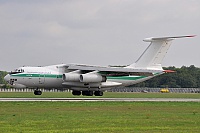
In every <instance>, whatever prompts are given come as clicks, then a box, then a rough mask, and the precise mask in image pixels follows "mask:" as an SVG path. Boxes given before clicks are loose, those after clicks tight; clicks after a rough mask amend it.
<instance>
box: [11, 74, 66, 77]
mask: <svg viewBox="0 0 200 133" xmlns="http://www.w3.org/2000/svg"><path fill="white" fill-rule="evenodd" d="M11 76H14V77H34V78H36V77H45V78H62V75H57V74H11Z"/></svg>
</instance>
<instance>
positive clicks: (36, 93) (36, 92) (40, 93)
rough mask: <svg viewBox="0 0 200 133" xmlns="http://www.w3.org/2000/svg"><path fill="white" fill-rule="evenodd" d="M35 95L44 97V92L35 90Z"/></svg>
mask: <svg viewBox="0 0 200 133" xmlns="http://www.w3.org/2000/svg"><path fill="white" fill-rule="evenodd" d="M34 94H35V95H42V91H40V90H38V89H36V90H34Z"/></svg>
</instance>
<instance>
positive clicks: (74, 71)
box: [4, 35, 194, 96]
mask: <svg viewBox="0 0 200 133" xmlns="http://www.w3.org/2000/svg"><path fill="white" fill-rule="evenodd" d="M185 37H194V35H192V36H175V37H159V38H155V37H152V38H146V39H144V41H145V42H150V45H149V46H148V47H147V49H146V50H145V51H144V52H143V53H142V55H141V56H140V57H139V58H138V60H137V61H136V62H135V63H133V64H131V65H128V66H125V67H109V66H108V67H102V66H94V65H84V64H59V65H51V66H44V67H25V66H24V67H19V68H17V69H15V70H14V71H12V72H10V73H9V74H7V75H6V76H5V77H4V79H5V81H7V82H8V83H9V84H11V85H12V86H13V87H14V88H35V91H34V94H35V95H41V94H42V92H41V90H40V88H57V89H65V88H66V89H70V90H72V94H73V95H78V96H79V95H81V94H82V95H84V96H93V95H95V96H102V95H103V92H104V91H105V90H109V89H111V88H112V87H117V86H129V85H133V84H137V83H140V82H143V81H146V80H148V79H151V78H153V77H155V76H158V75H161V74H163V73H167V72H173V71H170V70H163V68H162V66H161V63H162V60H163V58H164V56H165V55H166V53H167V51H168V49H169V47H170V45H171V42H172V40H174V39H176V38H185Z"/></svg>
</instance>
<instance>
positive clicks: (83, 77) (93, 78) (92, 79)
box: [80, 74, 107, 83]
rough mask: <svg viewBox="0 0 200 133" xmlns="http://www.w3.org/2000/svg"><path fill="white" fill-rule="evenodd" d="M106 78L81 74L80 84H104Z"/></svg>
mask: <svg viewBox="0 0 200 133" xmlns="http://www.w3.org/2000/svg"><path fill="white" fill-rule="evenodd" d="M106 80H107V78H106V77H104V76H101V75H99V74H81V75H80V82H83V83H98V82H106Z"/></svg>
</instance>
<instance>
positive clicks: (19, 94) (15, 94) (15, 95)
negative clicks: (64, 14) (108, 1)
mask: <svg viewBox="0 0 200 133" xmlns="http://www.w3.org/2000/svg"><path fill="white" fill-rule="evenodd" d="M42 97H43V98H52V97H56V98H74V97H75V98H83V97H87V98H89V97H88V96H73V95H72V94H71V93H70V92H43V94H42V95H41V96H35V95H34V94H33V92H0V98H42ZM92 97H93V98H94V97H95V96H92ZM98 98H198V99H199V98H200V94H198V93H124V92H104V96H103V97H98Z"/></svg>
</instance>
